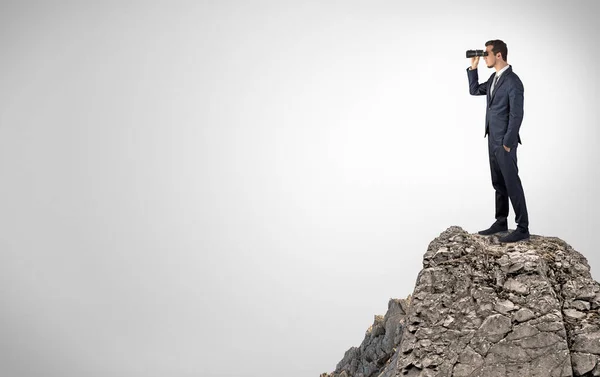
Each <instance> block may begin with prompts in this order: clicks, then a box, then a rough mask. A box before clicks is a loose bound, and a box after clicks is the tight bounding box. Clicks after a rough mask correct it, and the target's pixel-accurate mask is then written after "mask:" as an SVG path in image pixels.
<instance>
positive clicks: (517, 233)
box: [498, 228, 529, 242]
mask: <svg viewBox="0 0 600 377" xmlns="http://www.w3.org/2000/svg"><path fill="white" fill-rule="evenodd" d="M528 239H529V231H528V230H522V229H519V228H517V229H515V230H514V231H512V232H511V233H509V234H507V235H506V236H504V237H500V238H499V239H498V241H500V242H517V241H521V240H528Z"/></svg>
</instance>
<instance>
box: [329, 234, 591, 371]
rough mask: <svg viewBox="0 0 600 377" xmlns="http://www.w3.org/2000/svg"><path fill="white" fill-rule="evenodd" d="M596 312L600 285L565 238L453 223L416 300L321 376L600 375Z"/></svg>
mask: <svg viewBox="0 0 600 377" xmlns="http://www.w3.org/2000/svg"><path fill="white" fill-rule="evenodd" d="M598 309H600V284H599V283H597V282H596V281H594V280H593V279H592V277H591V274H590V268H589V265H588V263H587V260H586V259H585V257H584V256H583V255H581V254H580V253H579V252H577V251H576V250H574V249H573V248H572V247H571V246H570V245H569V244H567V243H566V242H564V241H562V240H561V239H559V238H556V237H543V236H538V235H531V237H530V239H529V240H528V241H526V242H517V243H513V244H505V243H500V242H498V240H497V236H480V235H479V234H476V233H475V234H471V233H468V232H466V231H464V230H463V229H462V228H460V227H457V226H452V227H450V228H448V229H446V230H445V231H444V232H442V233H441V234H440V235H439V236H438V237H436V238H435V239H434V240H432V241H431V242H430V243H429V245H428V247H427V251H426V252H425V254H424V256H423V269H422V270H421V271H420V272H419V274H418V278H417V281H416V285H415V287H414V289H413V292H412V294H411V295H409V296H408V298H407V299H405V300H394V299H393V300H390V303H389V304H388V312H387V313H386V315H385V316H375V321H374V323H373V324H372V325H371V326H370V327H369V329H368V330H367V333H366V334H365V339H364V340H363V342H362V344H361V345H360V347H358V348H357V347H351V348H350V349H349V350H348V351H346V353H345V354H344V358H343V359H342V361H340V362H339V363H338V365H337V366H336V369H335V371H334V372H332V373H331V374H328V373H323V374H322V375H321V376H322V377H342V376H345V377H405V376H408V377H411V376H412V377H416V376H419V377H424V376H431V377H467V376H468V377H570V376H600V363H599V362H598V360H599V358H600V314H599V313H598Z"/></svg>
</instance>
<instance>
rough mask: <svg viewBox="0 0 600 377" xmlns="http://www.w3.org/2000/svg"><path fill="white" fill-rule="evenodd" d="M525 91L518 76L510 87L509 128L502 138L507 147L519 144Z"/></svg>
mask: <svg viewBox="0 0 600 377" xmlns="http://www.w3.org/2000/svg"><path fill="white" fill-rule="evenodd" d="M523 93H524V88H523V83H522V82H521V80H520V79H518V78H517V79H516V80H515V81H514V82H513V83H511V86H510V88H509V89H508V106H509V114H508V128H507V130H506V134H504V139H503V140H502V141H503V143H504V145H506V146H507V147H511V148H512V147H513V146H515V145H517V141H518V140H517V138H518V137H519V129H520V128H521V122H522V121H523Z"/></svg>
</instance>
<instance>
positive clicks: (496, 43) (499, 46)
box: [485, 39, 508, 62]
mask: <svg viewBox="0 0 600 377" xmlns="http://www.w3.org/2000/svg"><path fill="white" fill-rule="evenodd" d="M485 45H486V47H487V46H490V45H491V46H492V52H493V53H494V55H496V54H497V53H500V54H501V55H502V59H504V61H505V62H508V60H507V58H508V47H506V43H504V42H502V41H501V40H500V39H492V40H491V41H487V42H485Z"/></svg>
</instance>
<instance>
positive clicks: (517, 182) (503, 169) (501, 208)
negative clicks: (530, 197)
mask: <svg viewBox="0 0 600 377" xmlns="http://www.w3.org/2000/svg"><path fill="white" fill-rule="evenodd" d="M517 149H518V144H517V146H515V147H514V148H510V152H507V151H506V149H504V146H502V144H498V143H497V142H494V141H492V138H491V137H489V136H488V152H489V158H490V171H491V173H492V186H493V187H494V190H495V191H496V221H498V222H506V223H507V224H508V222H507V220H508V201H509V198H510V201H511V203H512V206H513V210H514V211H515V222H516V223H517V227H518V228H521V229H522V230H529V217H528V216H527V205H526V203H525V193H524V192H523V185H522V184H521V179H520V178H519V168H518V167H517Z"/></svg>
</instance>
